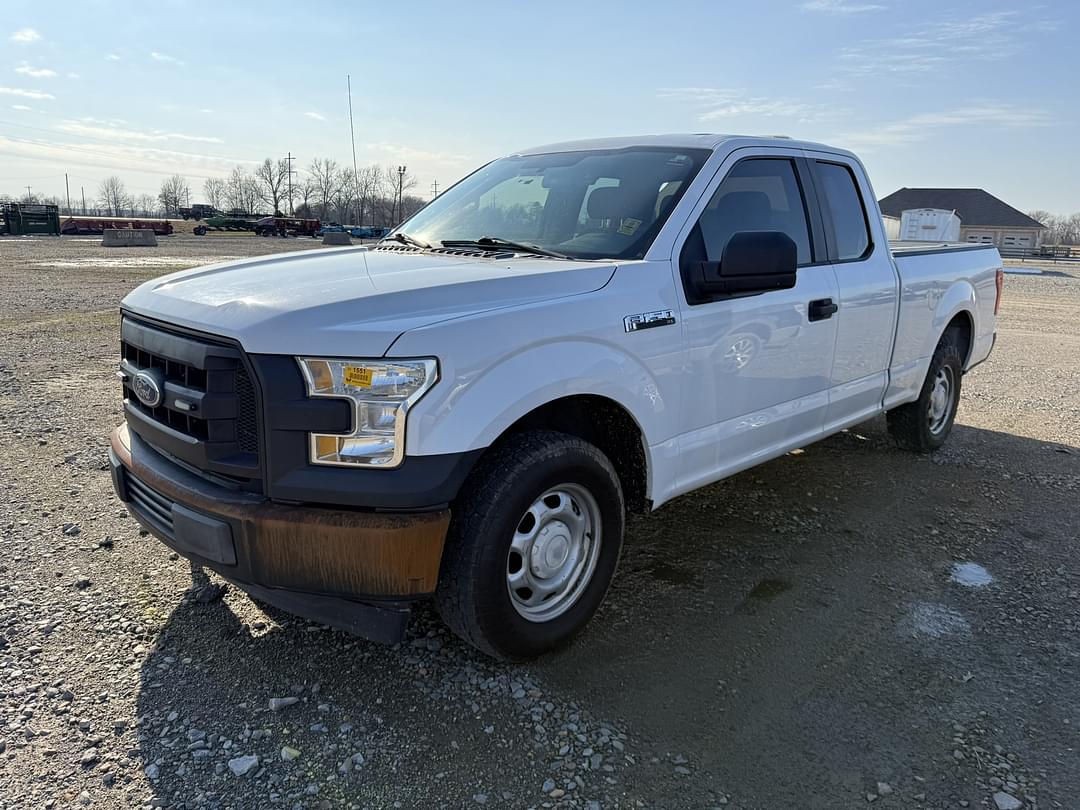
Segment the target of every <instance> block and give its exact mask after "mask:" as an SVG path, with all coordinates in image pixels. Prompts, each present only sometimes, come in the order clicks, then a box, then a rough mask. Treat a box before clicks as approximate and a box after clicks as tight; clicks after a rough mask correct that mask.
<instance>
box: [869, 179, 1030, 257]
mask: <svg viewBox="0 0 1080 810" xmlns="http://www.w3.org/2000/svg"><path fill="white" fill-rule="evenodd" d="M878 205H880V206H881V213H882V214H884V215H885V216H887V217H896V218H898V219H899V217H900V215H901V214H902V213H903V212H904V211H908V210H911V209H913V208H938V209H944V210H947V211H955V212H956V215H957V216H958V217H960V241H961V242H978V243H982V244H990V245H996V246H997V247H998V248H999V249H1000V248H1013V249H1031V248H1037V247H1039V246H1040V244H1041V243H1042V233H1043V230H1044V229H1045V228H1044V226H1043V224H1042V223H1041V222H1038V221H1036V220H1034V219H1032V218H1031V217H1029V216H1028V215H1027V214H1025V213H1024V212H1023V211H1018V210H1017V209H1015V208H1013V207H1012V206H1011V205H1009V204H1008V203H1006V202H1004V201H1003V200H999V199H998V198H997V197H995V196H994V195H993V194H990V193H989V192H987V191H984V190H983V189H981V188H902V189H900V190H899V191H894V192H893V193H892V194H890V195H889V196H888V197H884V198H883V199H882V200H881V201H880V202H879V203H878Z"/></svg>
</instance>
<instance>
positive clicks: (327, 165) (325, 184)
mask: <svg viewBox="0 0 1080 810" xmlns="http://www.w3.org/2000/svg"><path fill="white" fill-rule="evenodd" d="M339 174H340V172H339V170H338V164H337V161H336V160H334V159H333V158H315V159H314V160H312V161H311V165H310V166H308V179H309V180H310V181H311V182H312V183H313V185H314V187H315V193H314V195H313V199H314V201H315V205H316V208H317V210H318V211H319V216H320V217H321V218H322V219H327V218H329V216H330V206H331V205H332V204H333V202H334V199H335V197H336V196H337V194H338V192H339V186H340V178H339Z"/></svg>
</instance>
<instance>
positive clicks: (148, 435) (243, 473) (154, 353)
mask: <svg viewBox="0 0 1080 810" xmlns="http://www.w3.org/2000/svg"><path fill="white" fill-rule="evenodd" d="M120 370H121V378H122V380H123V386H124V406H125V411H126V413H127V421H128V427H129V428H130V429H131V430H133V431H134V432H136V433H138V434H139V435H140V436H141V437H142V438H143V439H145V440H146V441H147V442H149V443H150V444H151V445H153V446H154V447H156V448H157V449H158V450H161V451H163V452H164V453H165V454H166V455H168V456H172V457H174V458H175V459H177V460H179V461H180V462H183V463H184V464H185V465H187V466H189V467H191V468H192V469H194V470H196V471H199V472H202V473H206V474H208V475H209V476H211V477H214V478H216V479H222V478H223V479H225V480H226V481H231V482H234V483H236V484H238V485H239V486H241V487H242V488H243V489H246V490H249V491H258V490H259V489H261V481H262V475H261V466H260V459H259V406H258V394H257V391H256V389H255V385H254V383H253V380H252V377H251V375H250V373H249V371H248V368H247V365H246V361H245V358H244V355H243V353H242V352H241V350H240V348H239V347H237V346H235V345H231V344H229V343H226V342H224V341H221V342H218V341H215V340H213V339H210V338H204V337H201V336H194V335H190V334H185V333H182V332H178V331H172V330H170V329H167V328H162V327H160V326H158V325H156V324H152V323H149V322H145V321H140V320H137V319H135V318H131V317H125V318H124V320H123V322H122V324H121V341H120ZM140 373H141V375H140ZM140 376H141V377H142V378H143V379H141V380H140V379H139V378H140ZM147 376H150V377H152V378H153V380H154V381H155V383H154V388H155V389H156V390H158V391H160V392H161V397H160V402H154V398H153V397H146V398H145V399H146V401H144V399H140V398H139V396H138V395H137V394H136V381H137V380H138V381H139V382H140V383H142V382H145V378H146V377H147ZM143 394H144V396H145V394H146V389H145V387H143ZM148 401H149V402H150V403H151V404H147V402H148Z"/></svg>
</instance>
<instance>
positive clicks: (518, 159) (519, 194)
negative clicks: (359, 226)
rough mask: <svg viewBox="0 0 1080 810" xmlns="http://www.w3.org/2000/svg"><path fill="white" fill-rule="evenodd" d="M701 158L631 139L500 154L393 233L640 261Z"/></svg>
mask: <svg viewBox="0 0 1080 810" xmlns="http://www.w3.org/2000/svg"><path fill="white" fill-rule="evenodd" d="M708 156H709V151H708V150H707V149H674V148H668V147H659V148H652V147H631V148H628V149H612V150H589V151H580V152H553V153H550V154H542V155H524V156H521V155H518V156H514V157H508V158H502V159H501V160H496V161H494V162H492V163H489V164H488V165H487V166H484V167H483V168H482V169H479V170H478V171H476V172H474V173H473V174H471V175H469V176H468V177H466V178H465V179H464V180H462V181H461V182H460V183H458V184H457V185H455V186H453V187H452V188H450V189H449V190H447V191H446V192H444V193H443V194H441V195H440V196H439V197H437V198H436V199H434V200H433V201H432V202H431V203H429V204H428V205H427V206H426V207H425V208H423V209H422V210H421V211H420V212H418V213H417V214H416V215H414V216H413V217H412V218H411V219H409V220H407V221H406V222H405V223H403V224H402V225H401V226H400V227H399V228H398V229H397V232H401V233H402V234H403V235H404V236H405V237H406V238H407V239H408V240H409V241H410V242H412V243H413V244H422V243H427V244H429V245H434V246H436V247H437V246H439V245H441V244H443V243H444V242H446V243H453V244H454V246H463V244H462V243H464V244H477V245H478V246H479V247H481V248H485V249H488V250H495V249H497V247H496V246H497V245H499V243H503V244H502V246H503V247H507V243H516V246H517V247H519V248H526V247H535V248H538V250H537V252H538V253H546V254H549V255H551V254H555V255H561V256H565V257H568V258H573V259H640V258H642V257H643V256H644V255H645V252H646V251H647V250H648V248H649V245H650V244H651V243H652V241H653V239H654V238H655V237H656V234H657V232H658V231H659V230H660V227H661V226H662V225H663V224H664V222H665V221H666V220H667V218H668V215H669V214H670V213H671V211H672V209H673V208H674V207H675V204H676V203H677V202H678V201H679V198H680V197H681V196H682V194H683V192H684V191H685V190H686V187H687V186H688V185H689V184H690V181H691V180H693V179H694V176H695V175H696V174H697V173H698V171H699V170H700V168H701V166H702V164H703V163H704V162H705V160H706V159H707V158H708ZM391 238H393V235H391ZM399 241H404V240H399Z"/></svg>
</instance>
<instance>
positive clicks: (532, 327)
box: [110, 135, 1003, 659]
mask: <svg viewBox="0 0 1080 810" xmlns="http://www.w3.org/2000/svg"><path fill="white" fill-rule="evenodd" d="M874 200H875V196H874V193H873V189H872V188H871V186H870V182H869V180H868V179H867V177H866V173H865V171H864V169H863V166H862V164H861V163H860V162H859V160H858V159H857V158H856V157H855V156H854V155H853V154H852V153H850V152H847V151H844V150H840V149H835V148H832V147H829V146H823V145H821V144H814V143H804V142H798V141H792V140H787V139H779V138H750V137H745V138H744V137H733V136H718V135H666V136H658V137H652V138H615V139H609V140H595V141H581V142H575V143H568V144H558V145H554V146H546V147H541V148H538V149H533V150H528V151H525V152H522V153H520V154H516V155H513V156H510V157H506V158H503V159H501V160H496V161H494V162H492V163H489V164H488V165H486V166H484V167H483V168H481V169H479V170H478V171H476V172H474V173H473V174H471V175H469V176H468V177H467V178H465V179H464V180H462V181H461V182H460V183H458V184H457V185H455V186H453V187H452V188H450V189H449V190H447V191H445V192H443V193H442V194H441V195H439V197H437V198H436V199H435V200H433V201H432V202H431V203H429V204H428V205H427V206H426V207H425V208H423V209H422V210H421V211H420V212H418V213H417V214H415V215H414V216H413V217H412V218H410V219H409V220H407V221H406V222H405V223H403V224H402V225H400V226H399V227H398V228H397V229H396V230H394V231H393V232H392V233H391V234H390V235H389V237H387V238H386V239H384V240H383V241H382V242H380V243H379V244H377V245H375V246H372V247H360V246H357V247H353V248H338V249H335V250H332V251H319V252H316V253H296V254H289V255H281V256H273V257H267V258H262V259H246V260H243V261H240V262H236V263H233V264H221V265H217V266H215V267H213V268H199V269H193V270H186V271H182V272H179V273H174V274H172V275H169V276H165V277H164V278H159V279H154V280H152V281H149V282H147V283H145V284H143V285H142V286H140V287H139V288H137V289H136V290H135V291H134V292H132V293H131V294H130V295H128V296H127V298H125V299H124V302H123V305H122V316H123V317H122V323H121V341H122V342H121V361H120V370H121V378H122V385H123V396H124V413H125V419H126V422H125V425H123V426H121V427H120V428H118V429H117V430H116V432H115V433H114V434H113V437H112V450H111V456H110V458H111V465H112V470H113V475H114V483H115V487H116V491H117V493H118V494H119V497H120V499H121V500H123V501H124V502H126V503H127V504H128V507H129V508H130V510H131V512H132V513H133V514H134V515H135V517H136V518H137V519H138V520H139V521H140V522H141V523H142V524H143V525H144V526H145V527H146V528H147V529H148V530H150V531H151V532H153V533H154V534H155V535H156V536H157V537H159V538H161V539H162V540H163V541H164V542H165V543H166V544H168V545H169V546H170V547H172V548H173V549H175V550H176V551H178V552H179V553H180V554H183V555H185V556H186V557H189V558H190V559H192V560H194V561H196V562H198V563H200V564H202V565H206V566H209V567H210V568H212V569H214V570H215V571H217V572H218V573H220V574H221V575H222V576H224V577H226V578H228V579H229V580H231V581H232V582H234V583H236V584H237V585H238V586H239V587H240V588H243V589H244V590H247V591H249V592H250V593H252V594H253V595H254V596H256V597H257V598H258V599H261V600H263V601H265V602H268V603H270V604H275V605H278V606H279V607H282V608H284V609H286V610H290V611H293V612H296V613H299V614H301V615H304V616H308V617H310V618H312V619H315V620H317V621H320V622H325V623H327V624H332V625H334V626H337V627H341V628H344V629H347V630H350V631H352V632H356V633H360V634H362V635H366V636H368V637H371V638H377V639H381V640H384V641H397V640H400V639H401V638H402V636H403V634H404V631H405V626H406V623H407V621H408V617H409V605H410V603H411V602H413V601H415V600H417V599H425V598H430V597H433V598H434V600H435V605H436V607H437V609H438V611H439V613H440V615H441V616H442V618H443V619H444V621H445V622H446V623H447V624H448V625H449V627H450V628H451V629H453V631H454V632H455V633H457V634H458V635H459V636H461V637H462V638H464V639H466V640H467V641H469V642H470V643H472V644H474V645H475V646H476V647H477V648H479V649H481V650H484V651H485V652H487V653H489V654H491V655H493V656H496V657H500V658H507V659H528V658H532V657H535V656H537V655H540V654H542V653H544V652H547V651H549V650H551V649H554V648H556V647H558V646H560V645H562V644H565V643H566V642H567V641H568V640H569V639H570V638H572V637H573V636H574V635H575V634H576V633H577V632H578V631H579V630H580V629H581V628H582V627H584V625H585V624H586V622H588V621H589V619H590V617H591V616H592V615H593V614H594V612H595V611H596V609H597V608H598V607H599V605H600V603H601V602H602V601H603V599H604V595H605V594H606V592H607V589H608V586H609V585H610V583H611V580H612V577H613V576H614V574H615V569H616V565H617V563H618V559H619V553H620V549H621V546H622V538H623V527H624V519H625V513H626V511H627V510H632V511H642V512H647V511H649V510H652V509H656V508H657V507H659V506H660V505H662V504H664V503H666V502H667V501H669V500H671V499H672V498H674V497H676V496H678V495H681V494H683V493H685V492H689V491H691V490H693V489H696V488H698V487H701V486H704V485H706V484H709V483H711V482H714V481H717V480H720V479H722V478H724V477H726V476H730V475H732V474H734V473H737V472H739V471H741V470H745V469H747V468H749V467H752V466H754V465H756V464H760V463H762V462H763V461H767V460H768V459H772V458H775V457H777V456H780V455H782V454H783V453H786V452H788V451H790V450H792V449H794V448H797V447H801V446H804V445H806V444H809V443H811V442H814V441H817V440H818V439H821V438H824V437H825V436H828V435H830V434H833V433H836V432H837V431H840V430H842V429H844V428H846V427H848V426H851V425H855V424H857V423H859V422H862V421H865V420H867V419H870V418H871V417H874V416H877V415H879V414H882V413H884V414H885V415H886V417H887V420H888V427H889V431H890V432H891V433H892V435H893V436H894V438H895V439H896V441H897V442H898V443H899V444H900V445H902V446H904V447H907V448H910V449H912V450H915V451H919V452H929V451H932V450H934V449H935V448H938V447H940V446H941V445H942V444H943V443H944V442H945V440H946V438H947V437H948V436H949V432H950V430H951V428H952V425H953V420H954V418H955V416H956V410H957V407H958V405H959V401H960V389H961V383H962V380H963V375H964V374H965V373H966V372H967V371H969V370H970V369H971V368H972V367H973V366H975V365H977V364H978V363H980V362H982V361H983V360H985V359H986V358H987V356H988V355H989V353H990V351H991V349H992V347H993V344H994V338H995V317H996V313H997V309H998V305H999V302H1000V297H1001V289H1002V279H1003V276H1002V267H1001V260H1000V257H999V256H998V253H997V251H996V250H995V249H994V247H993V246H991V245H985V246H984V245H934V246H929V245H926V244H918V243H915V244H912V245H907V246H900V247H897V248H896V249H895V250H891V249H890V246H889V243H888V240H887V239H886V234H885V231H884V227H883V223H882V221H881V217H880V216H879V214H878V209H877V206H876V205H875V204H874ZM267 227H269V226H267ZM275 227H276V226H275ZM316 227H317V226H316Z"/></svg>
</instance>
